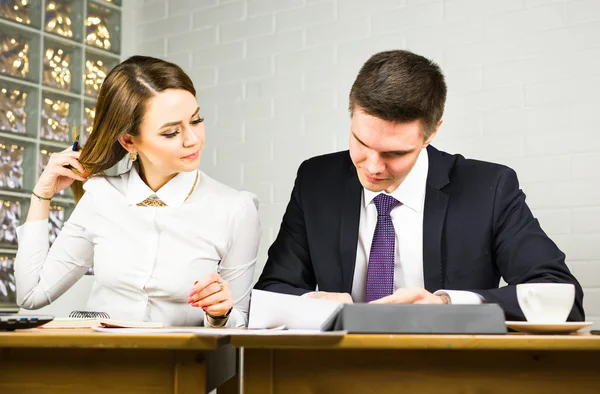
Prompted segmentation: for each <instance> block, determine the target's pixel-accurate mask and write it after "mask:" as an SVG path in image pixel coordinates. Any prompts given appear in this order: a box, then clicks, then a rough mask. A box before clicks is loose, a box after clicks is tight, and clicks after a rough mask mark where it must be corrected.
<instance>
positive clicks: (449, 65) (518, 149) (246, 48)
mask: <svg viewBox="0 0 600 394" xmlns="http://www.w3.org/2000/svg"><path fill="white" fill-rule="evenodd" d="M124 15H125V16H126V19H125V20H124V21H123V24H124V40H125V42H126V45H124V50H125V54H126V55H130V54H133V53H142V54H148V55H154V56H159V57H162V58H165V59H169V60H172V61H175V62H177V63H179V64H180V65H181V66H182V67H183V68H184V69H185V70H186V71H188V72H189V73H190V75H191V76H192V78H193V80H194V82H195V83H196V85H197V88H198V101H199V103H200V105H201V107H202V111H203V113H204V115H205V117H206V120H207V129H208V130H207V151H206V153H205V159H204V161H203V163H202V165H203V169H204V170H205V171H207V172H208V173H210V174H211V175H213V176H214V177H215V178H217V179H219V180H221V181H223V182H225V183H228V184H230V185H231V186H233V187H236V188H240V189H247V190H250V191H253V192H254V193H256V194H258V196H259V197H260V200H261V219H262V223H263V227H264V232H263V240H262V245H261V251H260V253H261V254H260V263H259V266H258V271H257V274H258V273H259V272H260V269H261V268H262V264H263V263H264V260H265V256H266V250H267V248H268V246H269V245H270V243H271V242H272V240H273V238H274V236H275V235H276V233H277V231H278V228H279V224H280V220H281V215H282V213H283V210H284V209H285V206H286V204H287V201H288V198H289V193H290V190H291V187H292V183H293V180H294V176H295V171H296V169H297V166H298V164H299V163H300V162H301V161H302V160H303V159H305V158H308V157H310V156H312V155H315V154H319V153H325V152H331V151H334V150H341V149H346V148H347V144H348V125H349V120H348V115H347V110H346V108H347V95H348V92H349V89H350V86H351V84H352V81H353V79H354V77H355V75H356V73H357V71H358V69H359V67H360V66H361V64H362V63H363V62H364V61H365V60H366V59H367V58H368V57H369V56H370V55H372V54H373V53H375V52H377V51H380V50H384V49H390V48H408V49H411V50H413V51H415V52H418V53H421V54H423V55H426V56H429V57H432V58H433V59H434V60H436V61H437V62H439V63H440V65H441V66H442V68H443V70H444V72H445V74H446V76H447V80H448V86H449V98H448V103H447V108H446V115H445V123H444V126H443V128H442V130H441V131H440V134H439V135H438V137H437V139H436V141H434V142H435V145H436V146H437V147H439V148H441V149H445V150H448V151H450V152H460V153H463V154H464V155H466V156H470V157H475V158H479V159H484V160H492V161H498V162H501V163H505V164H508V165H510V166H512V167H513V168H515V170H516V171H517V173H518V174H519V175H520V180H521V183H522V187H523V189H524V191H525V192H526V193H527V195H528V201H529V204H530V206H531V208H532V209H533V211H534V214H535V215H536V216H537V217H538V218H539V220H540V222H541V224H542V226H543V227H544V229H545V230H546V232H548V233H549V234H550V235H551V236H552V238H553V239H554V240H555V242H556V243H557V244H558V245H559V246H560V247H561V248H562V249H563V250H564V251H565V253H567V258H568V264H569V266H570V267H571V268H572V270H573V272H574V273H575V275H576V276H577V277H578V279H579V280H580V281H581V283H582V284H583V285H584V287H585V290H586V297H585V305H586V310H587V312H588V315H589V317H590V319H596V320H599V321H600V246H599V245H600V242H599V241H600V187H598V186H597V185H596V184H595V182H597V181H598V180H599V178H600V170H598V168H599V167H600V130H598V128H599V127H598V126H597V123H598V122H597V121H596V113H597V112H598V108H600V99H599V98H598V97H599V96H598V94H597V92H599V91H600V40H598V37H600V1H597V0H502V1H498V0H369V1H367V0H320V1H311V0H234V1H224V0H127V1H125V13H124Z"/></svg>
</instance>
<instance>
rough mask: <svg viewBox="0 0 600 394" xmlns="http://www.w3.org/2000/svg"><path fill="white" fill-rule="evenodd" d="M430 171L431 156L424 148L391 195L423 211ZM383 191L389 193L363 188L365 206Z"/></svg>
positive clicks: (414, 208)
mask: <svg viewBox="0 0 600 394" xmlns="http://www.w3.org/2000/svg"><path fill="white" fill-rule="evenodd" d="M428 172H429V157H428V155H427V149H426V148H423V149H421V152H420V153H419V157H418V158H417V162H416V163H415V165H414V167H413V168H412V170H410V172H409V173H408V175H407V176H406V179H404V181H402V183H401V184H400V185H398V187H397V188H396V190H394V191H393V192H392V193H390V194H389V195H390V196H392V197H394V198H395V199H396V200H398V201H400V203H402V204H403V205H406V206H407V207H409V208H410V209H412V210H413V211H416V212H421V211H422V210H423V201H424V200H425V185H426V183H427V173H428ZM381 193H384V194H388V193H386V192H372V191H370V190H367V189H365V188H363V201H364V204H365V208H366V207H367V206H368V205H369V204H371V202H372V201H373V199H374V198H375V197H377V195H378V194H381Z"/></svg>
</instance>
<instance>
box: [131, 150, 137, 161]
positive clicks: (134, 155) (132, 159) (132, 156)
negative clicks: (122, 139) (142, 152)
mask: <svg viewBox="0 0 600 394" xmlns="http://www.w3.org/2000/svg"><path fill="white" fill-rule="evenodd" d="M136 160H137V152H130V153H129V161H131V162H134V161H136Z"/></svg>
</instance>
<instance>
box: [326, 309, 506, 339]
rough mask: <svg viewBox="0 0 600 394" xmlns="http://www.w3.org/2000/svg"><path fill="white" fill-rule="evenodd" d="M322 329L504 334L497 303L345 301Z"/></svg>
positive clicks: (391, 332)
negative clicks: (368, 302)
mask: <svg viewBox="0 0 600 394" xmlns="http://www.w3.org/2000/svg"><path fill="white" fill-rule="evenodd" d="M322 329H323V330H324V331H347V332H348V333H353V334H506V332H507V331H506V323H505V317H504V311H503V310H502V308H500V306H499V305H497V304H481V305H426V304H385V305H381V304H346V305H344V306H343V307H342V308H341V310H340V311H339V312H338V313H336V314H334V315H332V317H331V318H330V319H329V320H328V321H327V322H325V324H324V325H323V327H322Z"/></svg>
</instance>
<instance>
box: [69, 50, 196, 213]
mask: <svg viewBox="0 0 600 394" xmlns="http://www.w3.org/2000/svg"><path fill="white" fill-rule="evenodd" d="M167 89H183V90H187V91H188V92H190V93H191V94H192V95H194V96H196V90H195V89H194V84H193V83H192V80H191V79H190V77H189V76H188V75H187V74H186V73H185V72H184V71H183V70H182V69H181V67H179V66H178V65H176V64H173V63H169V62H167V61H164V60H161V59H156V58H152V57H147V56H132V57H130V58H129V59H127V60H125V61H124V62H122V63H120V64H119V65H117V66H116V67H115V68H113V69H112V70H111V71H110V72H109V73H108V75H107V76H106V79H105V80H104V82H103V83H102V86H101V87H100V92H99V93H98V99H97V102H96V115H95V118H94V125H93V126H92V131H91V133H90V135H89V137H88V138H87V141H86V142H85V145H84V146H83V148H82V150H81V155H80V156H79V162H80V163H81V164H82V166H83V167H84V168H85V169H86V171H87V172H88V173H87V174H85V175H87V176H92V175H97V174H102V173H103V171H105V170H107V169H109V168H110V167H112V166H114V165H115V164H117V163H118V162H119V161H120V160H121V159H122V158H123V157H124V156H125V155H126V154H127V151H126V150H125V149H124V148H123V147H122V146H121V144H120V143H119V137H121V136H122V135H123V134H125V133H126V134H129V135H131V136H137V135H138V134H139V132H140V130H139V129H140V124H141V123H142V119H143V118H144V114H145V113H146V102H147V101H148V99H149V98H151V97H152V96H154V95H156V94H157V93H158V92H162V91H163V90H167ZM71 189H72V190H73V194H74V196H75V201H76V202H77V201H79V199H80V198H81V197H82V196H83V193H84V190H83V183H82V182H80V181H75V182H74V183H73V185H72V186H71Z"/></svg>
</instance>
